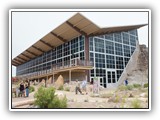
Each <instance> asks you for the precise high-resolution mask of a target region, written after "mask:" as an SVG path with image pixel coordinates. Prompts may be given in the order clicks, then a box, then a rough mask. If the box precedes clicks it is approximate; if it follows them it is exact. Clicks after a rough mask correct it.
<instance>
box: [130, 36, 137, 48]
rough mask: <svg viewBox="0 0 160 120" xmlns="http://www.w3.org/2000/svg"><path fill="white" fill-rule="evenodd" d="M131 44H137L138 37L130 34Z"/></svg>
mask: <svg viewBox="0 0 160 120" xmlns="http://www.w3.org/2000/svg"><path fill="white" fill-rule="evenodd" d="M130 44H131V45H132V46H136V37H135V36H132V35H130Z"/></svg>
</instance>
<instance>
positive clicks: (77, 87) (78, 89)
mask: <svg viewBox="0 0 160 120" xmlns="http://www.w3.org/2000/svg"><path fill="white" fill-rule="evenodd" d="M75 91H76V94H77V93H78V92H80V93H81V94H82V91H81V89H80V82H79V81H78V79H77V80H76V89H75ZM82 95H83V94H82Z"/></svg>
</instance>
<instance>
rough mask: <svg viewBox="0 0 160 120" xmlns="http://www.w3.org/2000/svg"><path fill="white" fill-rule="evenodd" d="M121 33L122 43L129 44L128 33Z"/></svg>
mask: <svg viewBox="0 0 160 120" xmlns="http://www.w3.org/2000/svg"><path fill="white" fill-rule="evenodd" d="M122 35H123V44H127V45H129V35H128V33H126V32H123V33H122Z"/></svg>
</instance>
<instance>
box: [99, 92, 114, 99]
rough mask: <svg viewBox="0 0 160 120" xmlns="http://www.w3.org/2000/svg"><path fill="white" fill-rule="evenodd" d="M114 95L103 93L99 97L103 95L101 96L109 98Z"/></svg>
mask: <svg viewBox="0 0 160 120" xmlns="http://www.w3.org/2000/svg"><path fill="white" fill-rule="evenodd" d="M112 96H113V94H112V93H101V94H100V95H99V97H101V98H109V97H112Z"/></svg>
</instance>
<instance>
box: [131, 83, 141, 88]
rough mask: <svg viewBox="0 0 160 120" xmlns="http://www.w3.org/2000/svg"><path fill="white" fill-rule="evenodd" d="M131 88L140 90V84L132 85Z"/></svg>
mask: <svg viewBox="0 0 160 120" xmlns="http://www.w3.org/2000/svg"><path fill="white" fill-rule="evenodd" d="M133 87H134V88H140V87H141V85H140V84H133Z"/></svg>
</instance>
